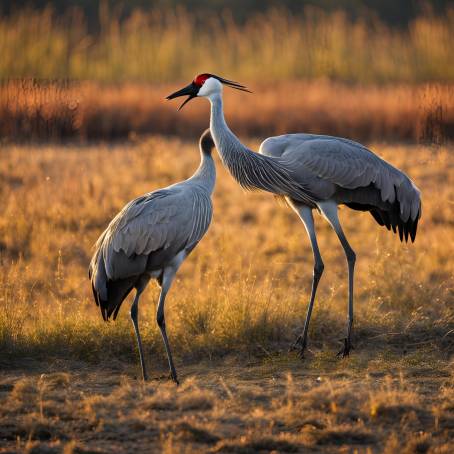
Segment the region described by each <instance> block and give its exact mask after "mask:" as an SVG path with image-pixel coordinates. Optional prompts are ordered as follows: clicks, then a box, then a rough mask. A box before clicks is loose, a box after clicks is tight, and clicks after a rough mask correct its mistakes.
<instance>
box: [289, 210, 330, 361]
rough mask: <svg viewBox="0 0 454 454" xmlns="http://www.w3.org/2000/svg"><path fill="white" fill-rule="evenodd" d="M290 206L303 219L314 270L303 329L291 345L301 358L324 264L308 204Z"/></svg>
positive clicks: (305, 345)
mask: <svg viewBox="0 0 454 454" xmlns="http://www.w3.org/2000/svg"><path fill="white" fill-rule="evenodd" d="M292 208H293V209H294V210H295V211H296V213H297V214H298V216H299V217H300V219H301V220H302V221H303V224H304V226H305V228H306V231H307V234H308V236H309V239H310V241H311V246H312V252H313V254H314V272H313V277H312V290H311V298H310V300H309V306H308V308H307V314H306V320H305V322H304V329H303V332H302V334H301V335H300V336H298V338H297V339H296V341H295V343H294V345H293V348H296V347H297V346H298V345H299V346H300V356H301V357H302V358H303V355H304V351H305V349H306V347H307V333H308V331H309V322H310V320H311V315H312V308H313V306H314V301H315V294H316V293H317V287H318V283H319V282H320V278H321V277H322V274H323V269H324V268H325V266H324V265H323V260H322V256H321V255H320V250H319V248H318V244H317V236H316V234H315V226H314V217H313V216H312V209H311V208H309V207H308V206H305V205H299V204H295V203H292Z"/></svg>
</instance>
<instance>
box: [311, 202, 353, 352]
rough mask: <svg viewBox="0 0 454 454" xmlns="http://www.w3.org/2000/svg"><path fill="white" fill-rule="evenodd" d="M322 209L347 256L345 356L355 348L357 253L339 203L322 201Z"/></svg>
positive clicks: (343, 350) (320, 204)
mask: <svg viewBox="0 0 454 454" xmlns="http://www.w3.org/2000/svg"><path fill="white" fill-rule="evenodd" d="M318 207H319V208H320V211H321V212H322V214H323V216H324V217H325V218H326V220H327V221H328V222H329V223H330V225H331V227H332V228H333V229H334V231H335V232H336V234H337V237H338V238H339V241H340V243H341V244H342V247H343V248H344V252H345V256H346V257H347V265H348V319H347V337H346V338H345V339H344V340H343V341H344V346H343V348H342V349H341V350H340V351H339V353H338V354H337V356H342V357H343V358H345V357H346V356H348V355H349V353H350V350H351V349H352V348H353V347H352V344H351V335H352V326H353V277H354V271H355V262H356V254H355V251H354V250H353V249H352V248H351V246H350V244H349V243H348V241H347V238H346V237H345V234H344V232H343V230H342V226H341V224H340V222H339V216H338V213H337V211H338V210H337V204H336V203H335V202H321V203H319V204H318Z"/></svg>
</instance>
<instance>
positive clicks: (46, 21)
mask: <svg viewBox="0 0 454 454" xmlns="http://www.w3.org/2000/svg"><path fill="white" fill-rule="evenodd" d="M0 55H1V56H2V57H1V59H0V78H2V79H5V78H20V77H37V78H71V79H83V80H95V81H101V82H122V81H139V82H164V81H165V82H173V81H180V80H187V79H188V77H192V75H193V74H195V73H198V72H206V71H211V72H217V73H220V74H225V75H228V76H229V77H232V78H238V79H240V80H245V81H251V80H253V81H276V80H284V79H285V80H289V79H291V80H299V79H304V80H312V79H320V78H325V79H329V80H335V81H341V82H347V83H362V84H371V83H374V84H384V83H421V82H427V81H431V82H434V81H437V82H443V83H447V82H451V81H452V80H454V59H453V58H452V56H453V55H454V7H453V3H452V2H448V1H442V0H439V1H433V2H425V3H421V2H415V1H373V0H367V1H361V0H344V1H331V0H320V1H314V0H313V1H299V2H295V1H290V0H284V1H272V0H267V1H253V0H249V1H241V2H240V1H238V0H235V1H225V0H218V1H212V2H202V1H199V0H185V1H181V2H177V1H173V0H161V1H159V0H158V1H144V0H136V1H130V2H123V1H122V2H118V1H109V2H108V1H102V2H99V1H93V2H92V1H88V0H81V1H70V0H65V1H58V2H57V1H53V2H49V1H35V2H32V3H30V2H26V1H14V2H13V1H4V2H2V15H1V16H0Z"/></svg>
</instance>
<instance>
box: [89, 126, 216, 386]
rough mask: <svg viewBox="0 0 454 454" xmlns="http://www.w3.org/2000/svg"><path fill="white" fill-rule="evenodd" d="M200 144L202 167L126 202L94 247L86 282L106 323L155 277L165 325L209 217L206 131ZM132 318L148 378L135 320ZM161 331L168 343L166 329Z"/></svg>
mask: <svg viewBox="0 0 454 454" xmlns="http://www.w3.org/2000/svg"><path fill="white" fill-rule="evenodd" d="M199 145H200V152H201V163H200V166H199V168H198V169H197V171H196V172H195V173H194V175H193V176H192V177H191V178H189V179H187V180H185V181H183V182H181V183H177V184H174V185H172V186H169V187H167V188H164V189H159V190H156V191H153V192H150V193H148V194H145V195H143V196H141V197H138V198H137V199H134V200H132V201H131V202H129V203H128V204H127V205H126V206H125V207H124V208H123V209H122V210H121V211H120V212H119V213H118V214H117V215H116V216H115V218H114V219H113V220H112V221H111V222H110V224H109V226H108V227H107V229H106V230H105V231H104V232H103V233H102V234H101V236H100V237H99V239H98V241H97V242H96V246H95V252H94V255H93V258H92V260H91V263H90V266H89V277H90V279H91V283H92V288H93V294H94V298H95V301H96V304H97V305H98V306H99V307H100V310H101V314H102V317H103V319H104V320H109V318H110V317H112V318H113V319H115V318H116V316H117V314H118V311H119V309H120V306H121V304H122V302H123V300H124V299H125V298H126V297H127V295H128V294H129V293H130V291H131V290H132V289H134V288H135V289H136V290H137V295H136V299H137V303H136V300H135V306H138V299H139V296H140V294H141V293H142V291H143V290H144V289H145V287H146V285H147V284H148V282H149V280H150V279H152V278H154V279H157V281H158V283H159V284H160V285H161V287H162V291H161V297H160V301H161V299H162V310H161V313H160V310H159V307H158V324H160V323H164V309H163V307H164V300H165V294H166V293H167V291H168V289H169V288H170V285H171V282H172V280H173V278H174V276H175V274H176V272H177V270H178V268H179V266H180V265H181V263H182V262H183V261H184V259H185V258H186V257H187V256H188V255H189V254H190V252H191V251H192V250H193V249H194V247H195V246H196V245H197V243H198V242H199V241H200V240H201V239H202V237H203V236H204V235H205V233H206V231H207V230H208V227H209V225H210V222H211V218H212V203H211V194H212V192H213V189H214V184H215V179H216V169H215V165H214V161H213V158H212V156H211V151H212V149H213V148H214V143H213V140H212V138H211V135H210V132H209V130H207V131H205V132H204V134H202V136H201V139H200V144H199ZM136 312H137V310H136ZM132 315H133V313H132ZM135 318H136V320H134V317H133V322H134V325H135V328H136V334H137V338H138V344H139V351H140V356H141V363H142V369H143V375H144V378H145V379H146V370H145V365H144V361H143V353H142V347H141V342H140V334H139V330H138V325H137V315H136V316H135ZM160 318H162V320H160ZM160 327H161V326H160ZM161 331H163V337H164V342H165V343H166V344H167V341H166V334H165V325H164V330H162V329H161ZM166 349H167V346H166ZM167 350H168V351H167V354H168V357H169V366H170V369H171V373H172V378H173V379H174V380H175V381H177V377H176V372H175V369H174V366H173V362H172V359H171V354H170V349H167Z"/></svg>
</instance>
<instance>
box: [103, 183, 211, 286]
mask: <svg viewBox="0 0 454 454" xmlns="http://www.w3.org/2000/svg"><path fill="white" fill-rule="evenodd" d="M211 213H212V205H211V198H210V195H209V194H208V193H206V191H203V190H200V188H190V187H189V188H188V187H186V188H184V189H183V188H181V187H176V186H174V187H171V188H168V189H166V190H160V191H156V192H153V193H150V194H147V195H146V196H143V197H139V198H137V199H135V200H133V201H132V202H130V203H128V204H127V205H126V206H125V207H124V208H123V209H122V210H121V211H120V213H118V215H117V216H116V217H115V218H114V219H113V220H112V222H111V223H110V224H109V226H108V227H107V229H106V230H105V232H103V234H102V235H101V236H100V238H99V240H98V243H97V248H98V250H99V253H101V254H102V256H103V259H104V263H105V268H106V274H107V277H108V278H109V279H110V280H115V279H122V278H125V277H129V276H131V273H132V275H136V274H141V273H143V272H144V271H145V269H146V265H147V256H148V255H150V254H152V253H153V252H154V251H158V250H162V249H168V248H172V250H175V251H176V252H179V251H181V250H182V249H184V248H186V247H187V248H191V249H192V248H193V247H194V246H195V245H196V244H197V243H198V242H199V241H200V239H201V238H202V237H203V235H204V234H205V232H206V231H207V229H208V227H209V225H210V222H211ZM126 274H127V276H126Z"/></svg>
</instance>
